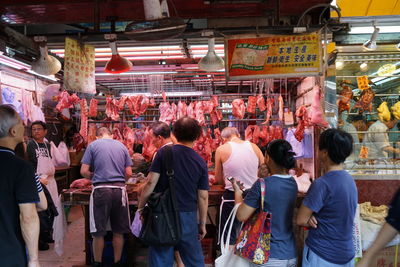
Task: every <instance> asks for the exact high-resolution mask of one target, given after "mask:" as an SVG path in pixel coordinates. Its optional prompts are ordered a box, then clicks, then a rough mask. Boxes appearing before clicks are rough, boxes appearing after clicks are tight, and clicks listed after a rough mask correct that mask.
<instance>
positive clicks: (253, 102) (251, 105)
mask: <svg viewBox="0 0 400 267" xmlns="http://www.w3.org/2000/svg"><path fill="white" fill-rule="evenodd" d="M256 106H257V97H256V96H252V95H251V96H249V98H248V99H247V108H246V111H247V113H251V114H254V113H256Z"/></svg>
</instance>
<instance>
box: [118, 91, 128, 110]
mask: <svg viewBox="0 0 400 267" xmlns="http://www.w3.org/2000/svg"><path fill="white" fill-rule="evenodd" d="M127 99H128V96H126V95H123V96H121V98H120V99H119V101H118V109H119V110H120V111H123V110H124V109H125V103H126V100H127Z"/></svg>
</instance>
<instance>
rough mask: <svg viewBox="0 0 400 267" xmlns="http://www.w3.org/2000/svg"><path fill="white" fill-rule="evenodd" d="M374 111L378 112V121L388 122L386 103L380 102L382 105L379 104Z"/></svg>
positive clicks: (388, 113)
mask: <svg viewBox="0 0 400 267" xmlns="http://www.w3.org/2000/svg"><path fill="white" fill-rule="evenodd" d="M376 110H377V111H378V117H379V120H380V121H382V122H385V121H390V111H389V107H388V103H387V102H386V101H384V102H382V104H380V105H379V107H378V108H377V109H376Z"/></svg>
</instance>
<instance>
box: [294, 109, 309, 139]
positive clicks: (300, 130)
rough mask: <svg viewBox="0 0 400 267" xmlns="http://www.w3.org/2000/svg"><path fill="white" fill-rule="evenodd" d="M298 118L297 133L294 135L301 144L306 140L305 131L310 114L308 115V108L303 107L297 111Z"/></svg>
mask: <svg viewBox="0 0 400 267" xmlns="http://www.w3.org/2000/svg"><path fill="white" fill-rule="evenodd" d="M296 117H297V122H298V124H297V127H296V131H295V133H294V137H295V138H296V139H297V141H299V142H301V141H302V140H303V138H304V130H305V128H306V126H307V125H308V120H309V119H308V114H307V108H306V107H305V106H304V105H302V106H300V107H299V108H298V109H297V110H296Z"/></svg>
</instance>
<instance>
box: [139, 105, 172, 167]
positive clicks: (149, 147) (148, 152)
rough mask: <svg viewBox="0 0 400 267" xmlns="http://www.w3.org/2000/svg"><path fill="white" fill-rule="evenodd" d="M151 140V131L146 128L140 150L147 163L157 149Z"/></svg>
mask: <svg viewBox="0 0 400 267" xmlns="http://www.w3.org/2000/svg"><path fill="white" fill-rule="evenodd" d="M165 103H167V102H165ZM152 139H153V134H152V131H151V129H150V128H149V127H147V128H146V131H145V132H144V140H143V150H142V155H143V157H144V158H145V159H146V160H147V161H151V160H152V159H153V155H154V153H155V152H156V150H157V148H156V147H155V146H154V145H153V141H152Z"/></svg>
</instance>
